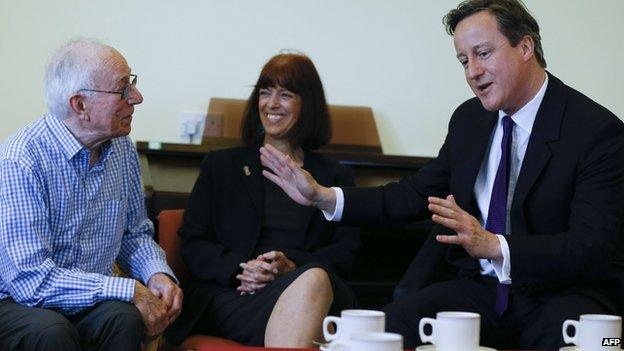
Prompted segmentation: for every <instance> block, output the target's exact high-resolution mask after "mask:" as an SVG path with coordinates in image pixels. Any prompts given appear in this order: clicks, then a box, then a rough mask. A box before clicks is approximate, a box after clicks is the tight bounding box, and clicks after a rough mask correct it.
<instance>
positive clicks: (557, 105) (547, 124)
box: [511, 74, 566, 234]
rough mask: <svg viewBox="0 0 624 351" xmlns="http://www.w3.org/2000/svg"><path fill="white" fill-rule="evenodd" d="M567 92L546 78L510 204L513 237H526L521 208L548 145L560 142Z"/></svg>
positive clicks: (546, 157) (543, 164)
mask: <svg viewBox="0 0 624 351" xmlns="http://www.w3.org/2000/svg"><path fill="white" fill-rule="evenodd" d="M565 100H566V92H565V86H564V84H563V82H561V81H560V80H558V79H557V78H555V77H554V76H552V75H550V74H548V87H547V88H546V93H545V94H544V99H543V100H542V103H541V105H540V107H539V110H538V111H537V116H536V117H535V122H534V124H533V129H532V131H531V136H530V137H529V144H528V145H527V150H526V154H525V155H524V160H523V161H522V168H521V169H520V173H519V175H518V182H517V183H516V189H515V191H514V198H513V202H512V204H511V213H512V216H511V221H512V234H516V233H518V234H524V233H527V229H528V228H527V226H526V219H525V218H524V212H523V211H522V207H523V204H524V201H525V199H526V197H527V195H528V194H529V192H530V191H531V188H532V187H533V185H534V184H535V182H536V181H537V179H538V178H539V175H540V174H541V173H542V171H543V170H544V167H546V164H548V160H550V157H551V156H552V152H551V149H550V147H549V145H548V143H549V142H552V141H555V140H558V139H559V133H560V128H561V122H562V119H563V111H564V109H565V102H566V101H565Z"/></svg>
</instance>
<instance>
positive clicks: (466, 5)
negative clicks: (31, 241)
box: [442, 0, 546, 68]
mask: <svg viewBox="0 0 624 351" xmlns="http://www.w3.org/2000/svg"><path fill="white" fill-rule="evenodd" d="M480 11H488V12H490V13H491V14H492V15H494V17H496V22H497V23H498V30H500V31H501V33H503V35H504V36H505V37H507V40H508V41H509V44H511V46H513V47H515V46H516V45H518V43H519V42H520V40H522V38H524V37H525V36H526V35H528V36H530V37H531V39H533V45H534V46H535V58H536V59H537V62H538V63H539V64H540V66H542V68H546V59H545V58H544V50H543V49H542V41H541V36H540V34H539V25H538V24H537V21H536V20H535V18H533V16H531V14H530V13H529V11H528V10H527V8H526V6H524V3H522V1H520V0H466V1H463V2H462V3H460V4H459V6H457V8H456V9H452V10H451V11H449V13H447V14H446V16H444V19H443V20H442V21H443V22H444V26H445V27H446V32H447V33H448V34H449V35H453V33H454V32H455V27H457V24H459V22H461V21H462V20H463V19H464V18H466V17H469V16H471V15H473V14H475V13H477V12H480Z"/></svg>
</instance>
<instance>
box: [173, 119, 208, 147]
mask: <svg viewBox="0 0 624 351" xmlns="http://www.w3.org/2000/svg"><path fill="white" fill-rule="evenodd" d="M205 123H206V114H205V113H204V112H198V111H184V112H181V113H180V134H179V136H180V141H181V142H182V143H185V144H200V143H201V139H202V136H203V133H204V125H205Z"/></svg>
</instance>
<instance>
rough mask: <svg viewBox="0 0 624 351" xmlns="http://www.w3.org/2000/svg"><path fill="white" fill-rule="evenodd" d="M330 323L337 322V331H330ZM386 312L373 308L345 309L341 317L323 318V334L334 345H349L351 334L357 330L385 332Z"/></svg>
mask: <svg viewBox="0 0 624 351" xmlns="http://www.w3.org/2000/svg"><path fill="white" fill-rule="evenodd" d="M329 323H334V324H336V332H335V333H333V334H332V333H330V332H329V330H328V327H329ZM385 330H386V314H385V313H383V312H381V311H373V310H344V311H342V312H341V313H340V317H334V316H327V317H325V319H324V320H323V336H324V337H325V340H327V341H328V342H331V344H332V345H337V344H341V345H349V342H350V338H351V334H353V333H357V332H384V331H385Z"/></svg>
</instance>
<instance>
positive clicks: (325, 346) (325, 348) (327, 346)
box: [319, 344, 348, 351]
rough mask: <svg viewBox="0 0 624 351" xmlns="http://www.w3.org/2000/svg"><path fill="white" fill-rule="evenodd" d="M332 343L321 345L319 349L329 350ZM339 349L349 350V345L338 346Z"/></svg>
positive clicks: (322, 350)
mask: <svg viewBox="0 0 624 351" xmlns="http://www.w3.org/2000/svg"><path fill="white" fill-rule="evenodd" d="M330 345H331V344H326V345H323V346H320V347H319V350H321V351H329V346H330ZM341 346H342V345H341ZM337 349H338V350H341V349H345V350H348V348H347V346H344V347H338V348H337Z"/></svg>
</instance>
